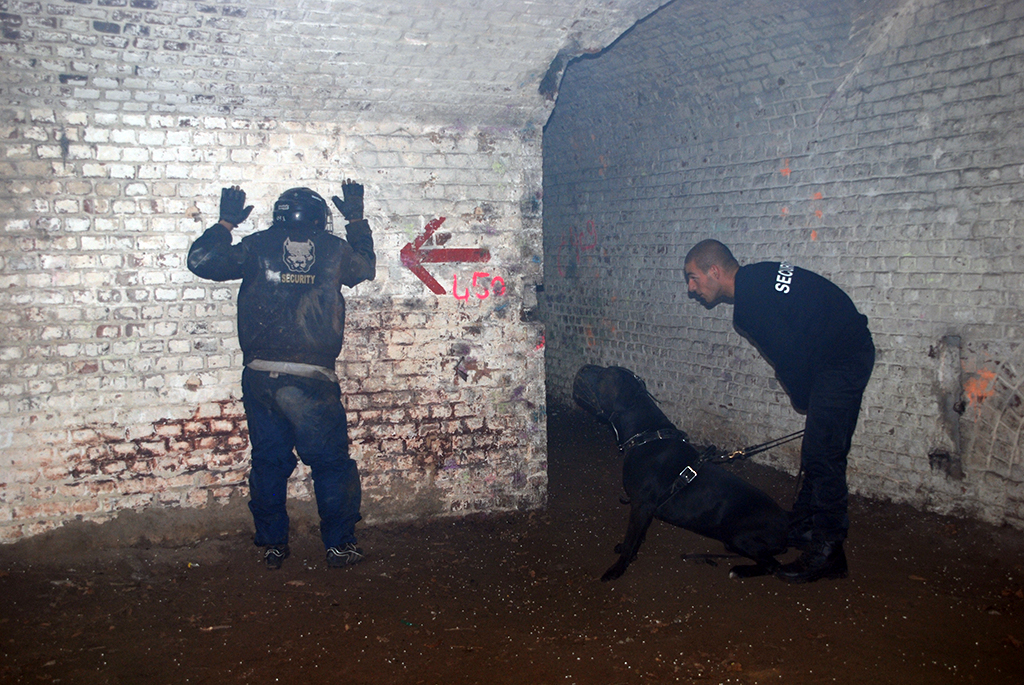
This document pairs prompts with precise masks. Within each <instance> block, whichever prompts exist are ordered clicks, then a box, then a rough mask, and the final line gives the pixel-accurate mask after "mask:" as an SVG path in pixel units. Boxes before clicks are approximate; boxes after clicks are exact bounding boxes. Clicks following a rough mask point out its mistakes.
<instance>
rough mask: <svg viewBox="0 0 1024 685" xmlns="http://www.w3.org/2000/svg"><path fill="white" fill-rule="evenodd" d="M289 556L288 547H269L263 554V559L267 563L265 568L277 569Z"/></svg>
mask: <svg viewBox="0 0 1024 685" xmlns="http://www.w3.org/2000/svg"><path fill="white" fill-rule="evenodd" d="M289 555H291V550H289V549H288V545H269V546H268V547H267V549H266V551H265V552H263V559H264V560H265V561H266V562H267V568H271V569H278V568H281V564H282V563H284V560H285V559H287V558H288V557H289Z"/></svg>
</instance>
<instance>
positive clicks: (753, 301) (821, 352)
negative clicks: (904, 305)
mask: <svg viewBox="0 0 1024 685" xmlns="http://www.w3.org/2000/svg"><path fill="white" fill-rule="evenodd" d="M732 320H733V325H734V326H735V327H736V329H737V330H738V331H739V332H740V333H741V334H742V335H744V336H745V337H747V338H748V339H749V340H750V341H751V342H753V343H754V345H755V346H756V347H757V348H758V349H759V350H760V352H761V354H762V355H764V358H765V359H766V360H768V362H769V363H770V364H771V365H772V366H773V367H774V368H775V373H776V375H778V377H779V381H780V382H781V383H782V385H783V386H784V387H785V388H786V392H788V393H789V397H790V399H791V400H792V401H793V405H794V406H795V407H796V408H797V409H799V410H806V409H807V405H808V402H809V399H810V392H811V385H812V384H813V382H814V377H815V374H817V372H818V371H819V370H820V369H822V368H824V367H826V366H828V365H831V364H836V363H842V362H843V361H845V360H848V359H854V358H857V357H858V353H861V352H863V351H864V350H865V349H866V348H867V347H869V346H871V345H872V344H873V343H872V341H871V333H870V332H869V331H868V319H867V317H866V316H864V315H863V314H861V313H860V312H858V311H857V307H856V306H854V304H853V301H852V300H851V299H850V297H849V296H848V295H847V294H846V293H844V292H843V291H842V290H841V289H840V288H839V286H837V285H836V284H834V283H832V282H831V281H830V280H828V279H827V278H825V277H823V276H819V275H818V274H816V273H814V272H813V271H807V270H806V269H801V268H799V267H794V266H791V265H789V264H787V263H786V262H782V263H779V262H760V263H758V264H750V265H747V266H743V267H740V270H739V271H737V272H736V289H735V292H734V297H733V317H732Z"/></svg>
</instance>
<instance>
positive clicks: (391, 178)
mask: <svg viewBox="0 0 1024 685" xmlns="http://www.w3.org/2000/svg"><path fill="white" fill-rule="evenodd" d="M660 4H662V3H661V2H657V1H654V0H623V1H615V2H602V3H578V2H575V1H572V2H570V1H569V0H555V1H554V2H549V3H529V4H526V5H524V6H523V7H521V8H512V9H510V8H508V7H507V3H503V2H500V1H499V0H485V1H484V2H480V1H478V0H451V1H448V2H443V3H442V2H415V3H407V2H373V3H362V2H355V3H331V2H316V1H307V0H286V1H284V2H256V3H252V2H246V3H230V2H210V3H198V2H181V1H177V0H64V1H60V0H57V1H55V2H51V3H46V4H43V3H38V2H29V1H25V2H17V1H7V0H3V1H0V28H2V32H3V33H2V36H0V95H2V98H0V180H2V195H3V201H2V203H0V326H2V331H3V332H2V334H0V541H3V542H9V541H13V540H17V539H19V538H22V537H26V536H30V535H35V534H38V533H41V532H43V531H47V530H50V529H52V528H55V527H58V526H61V525H62V524H65V523H67V522H69V521H73V520H82V521H87V522H90V521H94V522H102V521H106V520H108V519H110V518H112V517H114V516H116V515H117V514H118V513H119V512H123V511H142V510H147V509H148V510H159V509H164V510H167V509H169V508H175V509H185V508H204V507H205V509H207V510H209V511H210V512H211V516H213V515H214V514H215V512H216V511H217V510H218V507H219V505H221V504H224V503H227V502H229V501H233V498H234V497H235V496H236V495H237V496H242V497H244V496H245V494H246V483H245V477H246V473H247V466H248V464H247V458H248V446H247V436H246V429H245V423H244V416H243V413H242V409H241V404H240V401H239V398H240V388H239V377H240V373H241V354H240V352H239V349H238V344H237V341H236V338H235V323H234V316H235V308H234V299H235V295H236V291H237V283H212V282H206V281H201V280H198V279H196V278H194V277H193V276H192V274H191V273H189V272H188V271H187V269H186V268H185V263H184V258H185V254H186V251H187V249H188V246H189V245H190V243H191V241H192V240H193V239H194V238H195V237H197V236H198V235H199V234H200V233H201V232H202V231H203V230H204V229H205V228H206V227H207V226H209V225H210V224H212V223H213V222H214V221H216V219H217V202H218V199H219V194H220V188H221V187H223V186H226V185H234V184H238V185H241V186H242V187H243V188H244V190H245V191H246V192H247V193H248V199H249V201H250V202H251V203H252V204H254V205H255V207H256V209H255V211H254V212H253V214H252V216H251V217H250V219H249V221H248V222H247V223H246V224H244V225H243V226H241V227H240V228H239V229H236V235H237V236H241V235H245V234H247V233H249V232H251V231H254V230H258V229H262V228H265V227H266V226H268V225H269V223H270V211H271V207H272V203H273V201H274V199H275V198H276V197H277V195H278V194H280V193H281V192H282V191H283V190H285V189H287V188H289V187H293V186H299V185H306V186H309V187H312V188H313V189H315V190H317V191H319V192H320V193H322V194H323V195H325V196H329V195H331V194H335V193H338V192H339V191H340V183H341V181H342V179H344V178H346V177H352V178H355V179H356V180H358V181H360V182H362V183H363V184H365V186H366V213H367V218H368V219H369V221H370V224H371V226H372V228H373V229H374V235H375V240H376V246H377V253H378V273H377V278H376V279H375V280H374V281H373V282H371V283H365V284H361V285H360V286H358V287H357V288H355V289H352V290H348V291H347V292H346V296H347V299H348V303H349V316H348V331H347V337H346V345H345V348H344V350H343V353H342V357H341V359H340V360H339V362H338V369H339V372H340V375H341V376H342V378H343V381H342V384H343V389H344V392H345V395H346V402H347V406H348V409H349V412H350V425H351V437H352V442H353V444H352V451H353V455H354V457H355V458H356V459H357V460H358V462H359V464H360V468H361V470H362V473H363V483H364V515H365V517H366V519H367V520H369V521H371V522H372V521H374V520H382V519H389V518H390V519H394V518H409V517H418V516H428V515H457V514H462V513H465V512H471V511H483V510H507V509H522V508H532V507H537V506H540V505H542V504H543V503H544V501H545V497H546V480H547V476H546V457H547V455H546V423H545V381H544V335H543V329H542V328H541V326H540V324H539V323H538V322H537V320H536V317H535V316H534V315H533V312H534V309H535V307H536V285H537V284H538V283H539V282H540V280H541V269H542V263H543V255H542V237H541V224H540V218H541V216H540V212H541V189H542V182H541V135H542V126H543V124H544V122H545V121H546V119H547V117H548V115H549V114H550V112H551V109H552V107H553V98H554V95H555V93H556V92H557V85H558V78H559V76H560V75H561V69H562V68H564V66H565V63H566V61H567V60H568V58H569V56H572V55H577V54H581V53H583V52H587V51H594V50H597V49H599V48H601V47H604V46H605V45H607V44H608V43H610V42H611V41H612V40H614V39H615V37H617V36H618V35H619V34H621V33H622V31H624V30H625V29H626V28H628V27H629V26H630V25H632V24H633V23H634V22H636V21H637V19H639V18H640V17H641V16H643V15H644V14H646V13H647V12H649V11H651V10H652V9H654V8H655V7H657V6H658V5H660ZM441 217H444V221H443V223H439V220H440V219H441ZM432 222H433V223H432ZM428 225H433V226H434V227H435V228H436V231H435V232H434V233H433V235H432V237H431V238H430V239H429V240H427V241H426V242H425V243H424V244H423V245H422V246H421V247H422V249H423V250H429V249H435V248H438V247H441V246H447V247H460V248H474V249H481V250H486V251H487V252H488V254H489V260H488V261H486V262H483V263H473V264H470V263H466V264H427V265H426V267H427V271H428V272H429V273H430V275H431V276H432V277H433V278H435V279H436V282H437V285H436V286H435V288H434V289H433V290H432V289H430V288H428V286H427V284H426V283H425V282H424V281H422V280H420V279H419V278H417V276H416V275H414V273H413V272H412V271H411V270H410V269H409V268H407V267H406V266H405V265H403V262H402V259H401V258H400V251H401V250H402V249H403V247H405V246H406V245H407V244H410V243H414V242H415V241H416V239H417V238H420V237H421V236H423V235H424V232H425V230H426V228H427V226H428ZM292 494H293V495H294V496H295V497H297V498H299V499H304V500H308V499H309V498H310V497H311V487H310V483H309V478H308V472H307V471H306V470H305V469H304V468H302V467H300V470H299V472H298V474H297V476H296V477H294V478H293V480H292ZM211 525H214V524H211Z"/></svg>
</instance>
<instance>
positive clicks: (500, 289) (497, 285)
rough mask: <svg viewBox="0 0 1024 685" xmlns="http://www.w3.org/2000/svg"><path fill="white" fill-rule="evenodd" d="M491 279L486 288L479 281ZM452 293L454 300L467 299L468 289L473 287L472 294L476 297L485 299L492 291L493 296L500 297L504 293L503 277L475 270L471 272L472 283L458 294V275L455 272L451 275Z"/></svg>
mask: <svg viewBox="0 0 1024 685" xmlns="http://www.w3.org/2000/svg"><path fill="white" fill-rule="evenodd" d="M487 278H489V279H491V287H490V288H488V287H487V286H486V285H484V284H483V283H481V282H480V281H482V280H484V279H487ZM452 279H453V280H452V294H453V295H455V299H456V300H466V301H468V300H469V289H470V287H472V288H473V294H474V295H476V297H477V298H478V299H481V300H486V299H487V298H488V297H490V296H491V293H492V291H493V293H494V296H495V297H501V296H502V295H504V294H505V291H506V288H505V279H504V278H502V277H501V276H491V275H490V274H489V273H487V272H486V271H475V272H473V284H472V286H466V287H465V289H464V292H463V294H462V295H460V294H459V275H458V274H455V276H453V277H452Z"/></svg>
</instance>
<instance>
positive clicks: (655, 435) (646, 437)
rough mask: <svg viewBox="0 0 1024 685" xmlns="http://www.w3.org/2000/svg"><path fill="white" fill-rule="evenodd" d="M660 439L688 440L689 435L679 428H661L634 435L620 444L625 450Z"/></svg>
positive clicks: (620, 447)
mask: <svg viewBox="0 0 1024 685" xmlns="http://www.w3.org/2000/svg"><path fill="white" fill-rule="evenodd" d="M658 440H682V441H683V442H686V441H687V435H686V433H684V432H683V431H681V430H679V429H678V428H661V429H659V430H656V431H646V432H644V433H639V434H638V435H634V436H633V437H631V438H630V439H629V440H627V441H626V442H624V443H622V445H620V446H619V449H620V450H622V451H623V452H625V451H627V450H631V449H633V448H635V447H640V446H641V445H646V444H647V443H649V442H656V441H658Z"/></svg>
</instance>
